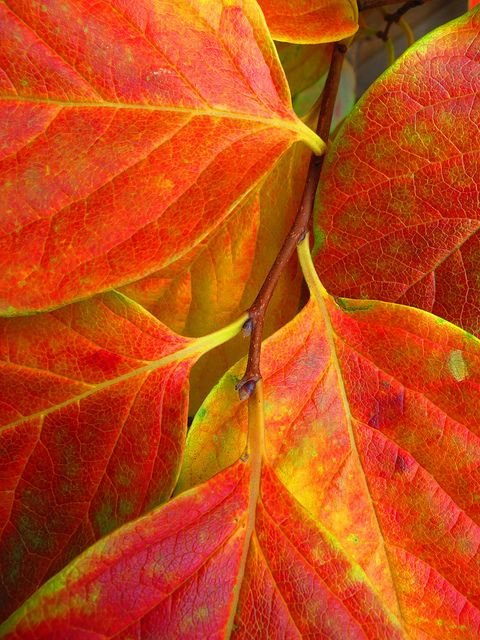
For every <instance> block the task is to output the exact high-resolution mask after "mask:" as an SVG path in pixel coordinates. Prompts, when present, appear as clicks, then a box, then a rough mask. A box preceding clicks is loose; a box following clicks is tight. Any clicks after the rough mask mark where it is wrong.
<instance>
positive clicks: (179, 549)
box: [2, 389, 401, 639]
mask: <svg viewBox="0 0 480 640" xmlns="http://www.w3.org/2000/svg"><path fill="white" fill-rule="evenodd" d="M259 391H260V393H259V395H258V397H257V399H255V400H254V401H253V403H255V404H256V406H255V407H252V411H251V414H250V430H249V457H248V460H247V459H246V456H245V457H244V459H243V460H240V461H237V462H236V463H234V464H233V465H232V466H231V467H229V468H227V469H226V470H224V471H222V472H220V473H219V474H218V475H217V476H215V477H214V478H212V479H211V480H210V481H208V482H207V483H205V484H204V485H201V486H200V487H198V488H196V489H194V490H192V491H189V492H187V493H185V494H183V495H182V496H180V497H179V498H177V499H176V500H174V501H173V502H170V503H169V504H168V505H166V506H165V507H162V508H161V509H158V510H155V511H153V512H152V513H150V514H149V515H148V516H146V517H144V518H142V519H140V520H137V521H136V522H134V523H129V524H128V525H126V526H124V527H122V528H121V529H120V530H118V531H116V532H115V533H114V534H112V535H110V536H108V537H107V538H105V539H104V540H102V541H100V542H99V543H97V545H95V546H94V547H92V548H91V549H89V550H88V551H87V552H86V553H84V554H83V555H82V556H81V557H80V558H79V559H78V560H77V561H75V562H74V563H72V564H71V565H70V566H69V567H67V568H66V569H65V570H64V571H63V572H62V573H60V574H59V575H57V576H56V577H55V578H53V579H52V580H51V581H50V582H49V583H48V584H47V585H45V586H44V587H43V588H42V589H41V590H40V591H38V592H37V593H36V594H35V596H33V598H32V599H31V600H30V601H29V602H27V603H26V605H25V606H24V607H22V609H20V610H19V611H18V612H17V614H15V615H14V616H13V617H12V618H11V619H10V620H9V621H8V622H7V623H6V624H5V625H4V628H3V634H2V637H5V638H11V639H13V638H20V637H21V638H25V639H27V638H29V637H31V638H35V637H39V636H42V635H44V634H49V635H50V634H55V635H61V634H63V635H65V634H71V633H74V632H77V633H84V634H85V633H89V634H92V635H93V634H95V635H97V634H101V635H102V637H105V638H112V637H116V638H120V637H121V638H127V637H128V638H129V637H132V636H135V637H138V636H139V635H141V636H142V637H146V636H150V637H162V638H179V637H182V638H205V637H215V638H220V637H232V638H242V637H254V638H259V639H260V638H272V637H296V638H299V637H306V636H308V635H312V636H313V637H329V638H339V639H340V638H345V637H348V638H352V639H353V638H364V637H365V636H366V635H367V637H380V634H381V633H383V634H384V635H383V637H385V638H386V637H388V638H400V637H401V635H400V632H399V629H398V626H397V624H396V622H395V621H394V620H391V619H389V618H388V617H386V615H385V613H384V611H383V610H382V607H381V604H380V602H379V599H378V595H377V594H376V593H375V591H374V588H373V587H372V585H371V584H369V583H368V580H367V579H366V576H365V575H364V574H363V572H362V571H361V569H360V568H359V567H358V566H357V565H354V564H352V563H351V562H350V561H349V559H348V558H347V557H346V556H345V555H344V554H343V553H342V551H341V549H340V548H339V547H338V544H337V542H336V540H334V539H333V538H332V536H331V535H330V534H329V533H328V532H327V531H326V530H324V529H323V528H321V527H317V526H316V525H315V523H314V522H313V521H312V519H311V518H310V517H309V516H308V514H307V513H306V512H305V510H303V509H302V508H301V507H300V505H298V503H296V502H295V500H294V499H293V498H292V496H290V495H289V493H288V491H287V490H286V489H285V487H284V486H283V485H282V483H281V482H279V480H278V479H277V478H276V476H275V473H274V472H273V471H272V469H271V468H270V467H269V465H268V464H264V465H263V468H262V449H263V445H262V442H263V415H262V414H263V406H262V396H261V389H259ZM253 403H252V404H253ZM257 503H258V504H257ZM140 584H141V585H142V586H141V589H140V590H138V585H140ZM134 594H135V595H134ZM126 603H128V606H125V604H126ZM100 612H101V615H99V614H100Z"/></svg>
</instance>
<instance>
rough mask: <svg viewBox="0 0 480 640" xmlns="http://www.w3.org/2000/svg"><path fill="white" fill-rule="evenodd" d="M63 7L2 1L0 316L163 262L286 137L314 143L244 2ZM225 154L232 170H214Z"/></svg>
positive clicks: (263, 168)
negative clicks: (172, 6)
mask: <svg viewBox="0 0 480 640" xmlns="http://www.w3.org/2000/svg"><path fill="white" fill-rule="evenodd" d="M63 6H64V9H61V8H59V7H58V6H57V5H56V4H55V3H53V2H52V3H49V2H46V3H44V4H43V5H42V7H43V8H36V7H35V8H33V7H25V6H23V5H21V3H18V2H16V1H15V0H11V2H9V3H8V5H7V3H3V5H2V9H1V17H2V21H3V25H2V31H4V32H6V34H7V37H8V35H9V34H10V38H9V40H8V42H7V43H6V46H8V57H6V56H4V61H5V70H6V72H7V73H8V74H9V78H10V80H8V82H7V81H6V82H5V83H4V86H3V87H2V88H1V89H2V91H1V94H2V100H1V101H0V107H1V109H2V112H4V113H5V122H6V123H7V130H6V135H5V138H4V144H5V151H4V153H5V157H4V158H3V161H2V168H1V171H2V177H3V187H2V189H3V193H2V199H3V200H4V201H5V203H6V211H7V220H6V223H5V226H4V237H3V240H2V245H1V246H2V255H3V256H4V262H3V264H2V275H3V278H2V281H3V285H2V290H1V292H0V298H1V299H2V301H3V302H2V313H3V314H4V315H13V314H15V313H26V312H29V311H30V312H31V311H32V310H38V309H51V308H55V307H58V306H60V305H61V304H65V303H66V302H71V301H73V300H78V299H81V298H85V297H87V296H89V295H92V294H94V293H98V292H99V291H103V290H106V289H109V288H112V287H113V286H117V285H119V284H125V283H127V282H129V281H131V280H135V279H138V278H139V277H141V276H143V275H146V274H147V273H150V272H152V271H155V270H157V269H158V268H160V267H162V266H166V265H167V264H169V263H170V262H172V261H173V260H174V259H176V258H179V257H180V256H182V255H183V254H185V253H186V252H187V251H188V250H189V249H190V248H191V247H192V246H193V245H194V244H195V243H196V242H199V241H200V240H202V238H204V237H205V236H207V235H208V234H209V233H210V232H211V231H213V230H214V229H215V228H216V227H217V226H218V225H219V224H220V223H221V222H222V221H223V220H225V219H227V218H228V216H229V215H230V213H231V210H232V208H233V207H234V206H235V204H236V202H237V201H239V200H240V199H242V198H244V197H245V196H246V195H248V193H249V191H250V190H251V188H252V186H254V185H255V184H256V183H257V182H258V181H259V180H261V178H262V176H263V175H264V174H265V173H267V172H268V171H269V170H270V168H271V167H272V166H273V164H274V163H275V161H276V159H277V158H278V157H279V155H281V153H282V152H283V151H284V150H286V149H287V148H288V147H289V146H290V145H291V144H292V143H293V142H294V141H296V140H299V139H302V140H307V141H309V143H310V144H311V145H313V147H314V148H315V149H316V150H317V151H320V148H321V146H322V145H321V144H320V142H319V140H318V138H317V137H316V136H315V134H313V132H311V131H310V130H309V129H308V128H307V127H305V126H304V125H303V124H302V123H301V122H300V121H298V120H297V119H296V118H295V116H294V114H293V112H292V111H291V109H290V106H289V96H288V89H287V87H286V84H285V80H284V78H283V77H282V74H281V71H280V69H279V66H278V64H277V62H276V56H275V54H274V47H273V43H272V42H271V41H270V40H269V38H268V34H267V33H266V31H265V29H264V28H263V27H262V21H261V16H260V14H259V12H258V10H257V9H256V8H255V5H254V3H253V2H251V0H245V1H244V2H243V1H242V2H239V3H235V4H234V5H228V6H224V5H223V2H221V1H220V0H210V2H209V5H208V8H209V12H207V13H205V11H206V9H207V7H206V5H205V4H204V3H200V4H199V3H197V2H196V1H195V0H192V1H191V2H188V3H183V5H182V7H177V8H176V9H175V11H174V12H169V11H168V10H167V6H166V5H165V4H162V3H160V4H159V5H156V4H153V3H151V2H149V1H147V0H145V2H144V3H143V4H141V5H138V6H137V11H136V12H132V9H131V7H129V5H128V3H124V2H122V1H121V0H112V1H111V2H109V3H106V4H102V5H96V6H95V8H94V9H92V7H91V6H90V5H88V6H87V3H75V4H71V5H69V4H64V5H63ZM185 30H188V43H189V46H188V47H187V46H185V44H186V41H181V42H179V35H178V34H180V33H184V32H185ZM175 33H176V34H177V36H176V37H174V34H175ZM113 37H115V42H116V46H115V47H113V46H112V44H111V43H112V42H113V40H112V38H113ZM72 43H74V44H75V45H76V46H77V47H78V51H80V54H79V55H78V56H77V55H76V54H75V47H74V46H73V45H72ZM182 43H183V44H182ZM182 47H183V49H182ZM26 51H35V52H36V56H37V57H36V58H35V61H34V62H32V61H31V60H30V59H29V58H28V56H27V54H26ZM200 51H201V52H202V54H201V55H198V53H199V52H200ZM179 52H181V54H182V56H179ZM205 52H207V53H205ZM172 59H173V60H176V63H175V64H174V63H172V61H171V60H172ZM220 61H221V62H222V64H219V63H220ZM35 65H36V66H35ZM212 66H213V67H215V69H216V73H215V74H213V75H212V74H211V73H210V72H209V70H210V71H211V67H212ZM252 69H254V70H255V71H254V72H252ZM239 88H242V90H241V91H239ZM24 128H25V131H26V132H27V133H25V132H24V133H22V130H23V129H24ZM112 152H113V153H112ZM232 163H234V164H237V165H238V167H239V171H238V173H236V174H235V175H236V177H233V176H232V175H231V174H230V173H229V172H224V171H222V167H224V166H225V165H227V166H230V165H231V164H232ZM218 175H222V181H221V185H218ZM214 176H217V179H216V180H215V179H214ZM216 183H217V185H218V186H217V188H216V189H215V188H213V186H212V185H215V184H216ZM220 187H221V188H220ZM205 193H207V194H208V198H206V197H205V196H204V194H205ZM189 211H194V212H197V215H195V217H194V224H193V228H194V229H195V233H192V220H191V218H190V217H189V216H188V215H186V212H189ZM132 212H133V213H134V214H135V215H132ZM145 246H147V247H148V249H146V248H145Z"/></svg>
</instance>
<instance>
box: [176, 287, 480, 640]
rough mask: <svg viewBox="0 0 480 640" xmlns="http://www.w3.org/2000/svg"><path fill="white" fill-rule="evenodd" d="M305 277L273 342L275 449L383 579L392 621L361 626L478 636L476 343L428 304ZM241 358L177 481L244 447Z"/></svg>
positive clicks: (267, 358) (270, 430)
mask: <svg viewBox="0 0 480 640" xmlns="http://www.w3.org/2000/svg"><path fill="white" fill-rule="evenodd" d="M309 280H310V285H311V288H312V299H311V301H310V303H309V304H308V305H307V307H306V308H305V309H304V310H303V311H302V312H301V313H300V314H299V315H298V316H297V317H296V318H295V320H294V321H293V322H291V323H290V324H289V325H288V326H287V327H286V328H284V329H283V330H281V331H280V332H278V333H277V334H275V336H273V337H272V338H271V339H270V340H269V341H267V343H266V345H265V347H264V349H263V363H262V367H263V369H262V370H263V376H264V382H265V421H266V458H267V459H268V461H269V464H270V465H271V466H272V468H273V470H274V472H275V473H276V474H277V476H278V478H279V479H280V480H281V482H282V483H283V485H284V486H285V487H286V488H287V489H288V491H289V492H290V494H291V495H292V496H294V497H295V499H296V500H297V501H298V502H299V503H300V504H301V505H302V506H303V508H304V509H306V511H307V512H308V513H309V515H310V516H311V517H312V518H313V519H314V521H315V522H316V523H317V524H318V525H319V526H320V528H321V529H322V530H326V531H328V532H329V535H331V536H333V537H334V539H335V541H336V542H335V544H336V545H337V546H338V549H339V552H340V551H341V553H344V554H345V555H346V556H347V557H348V558H349V559H350V561H351V562H355V563H358V567H361V569H362V571H363V572H364V573H365V575H364V576H363V577H361V578H360V577H358V580H359V582H360V583H361V584H371V585H374V590H375V593H376V595H377V597H378V600H377V601H376V603H375V605H374V610H376V611H377V613H378V612H379V611H380V610H381V611H383V613H384V615H386V616H387V617H388V618H389V619H390V620H392V621H396V622H395V624H394V625H393V627H392V631H391V632H390V631H384V632H383V634H382V633H381V634H380V635H379V636H376V635H375V634H372V635H368V633H367V634H366V635H365V636H363V637H367V638H373V637H379V638H390V637H402V638H428V637H433V638H438V639H439V640H444V639H445V638H449V639H450V638H455V639H458V640H463V639H467V638H468V639H471V640H473V639H475V638H477V637H478V629H479V624H480V612H479V607H480V592H479V591H478V584H479V573H480V556H479V555H478V546H479V543H480V528H479V524H480V507H479V505H480V498H479V497H480V475H479V473H478V469H479V468H480V430H479V427H478V414H479V411H480V393H479V391H480V344H479V342H478V340H477V339H476V338H473V337H472V336H470V335H469V334H467V333H465V332H464V331H462V330H460V329H458V328H456V327H454V326H453V325H450V324H449V323H447V322H445V321H442V320H440V319H438V318H435V317H434V316H431V315H430V314H428V313H425V312H423V311H420V310H416V309H408V308H406V307H402V306H397V305H393V304H386V303H380V302H372V301H352V300H340V301H339V303H338V304H336V303H335V301H334V300H333V299H332V298H330V297H329V296H328V295H327V294H326V293H325V291H324V289H323V288H322V287H321V286H320V285H319V283H318V281H316V279H315V278H314V277H313V276H312V275H310V276H309ZM243 369H244V363H241V364H240V365H239V366H238V367H236V368H235V369H233V370H232V371H231V372H230V373H229V374H227V376H226V377H225V379H224V381H223V382H222V383H221V385H220V386H219V387H218V388H217V389H216V391H215V392H214V393H212V395H211V396H210V397H209V398H208V399H207V401H206V402H205V404H204V406H203V407H202V408H201V409H200V411H199V413H198V416H197V417H196V419H195V421H194V424H193V426H192V429H191V431H190V433H189V438H188V441H187V443H188V444H187V452H186V461H185V464H184V467H183V470H182V474H181V477H180V486H179V489H178V490H182V489H184V488H187V487H189V486H192V485H196V484H197V483H199V482H203V481H204V480H205V478H208V477H211V476H212V474H215V473H217V472H218V470H219V469H222V468H224V467H226V466H228V465H230V464H232V462H233V461H234V460H236V459H237V458H238V456H239V455H241V454H242V451H243V450H244V447H245V434H246V429H247V419H246V407H245V405H244V404H240V403H238V401H237V402H235V396H234V390H233V383H234V381H235V380H236V379H237V376H240V375H241V374H242V372H243ZM292 519H293V516H291V514H289V513H286V514H285V516H284V520H285V521H286V522H288V523H291V520H292ZM260 544H261V546H262V547H263V546H267V545H268V544H272V545H274V543H273V542H270V543H267V542H266V541H262V542H261V543H260ZM275 544H276V543H275ZM274 546H275V545H274ZM281 555H282V553H280V551H278V550H277V557H278V556H281ZM350 571H351V572H352V573H351V574H350V575H352V574H355V571H356V570H354V569H350ZM343 575H344V574H343V573H341V576H343ZM358 575H360V574H358ZM338 579H339V580H340V577H339V576H338ZM285 583H288V580H287V579H286V578H284V579H282V580H281V581H280V583H277V584H279V586H278V589H279V591H280V592H282V588H283V586H284V584H285ZM274 591H275V588H274ZM263 592H265V593H267V592H268V590H267V589H266V588H265V589H263V590H262V589H260V590H259V591H258V592H257V598H252V601H251V607H252V610H253V612H252V617H254V616H255V615H256V614H255V613H254V612H255V611H257V609H255V607H258V609H259V610H261V611H263V608H262V607H263V605H262V603H263V600H262V598H261V597H260V596H259V595H258V594H260V593H263ZM333 594H334V596H333V600H334V602H336V603H337V602H338V600H339V599H340V600H341V597H339V594H338V592H337V591H336V590H335V588H333ZM255 602H257V604H255ZM376 607H379V609H376ZM291 611H292V610H291ZM269 612H270V613H269V615H270V619H271V624H272V625H274V624H275V622H274V620H275V618H276V613H275V612H273V611H272V610H271V609H269ZM294 613H295V609H293V613H292V616H294ZM353 617H355V616H353ZM397 623H398V626H397ZM344 624H345V623H344ZM392 624H393V622H392ZM291 633H292V636H291V637H297V636H295V635H294V631H293V630H291ZM339 634H340V631H339ZM396 634H399V635H398V636H397V635H396ZM287 637H288V636H287ZM326 637H337V636H335V635H334V634H332V635H331V636H329V635H327V636H326ZM339 637H342V636H341V634H340V635H339ZM343 637H349V636H348V635H345V632H344V636H343ZM352 637H357V636H355V635H352Z"/></svg>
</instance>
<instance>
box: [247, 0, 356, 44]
mask: <svg viewBox="0 0 480 640" xmlns="http://www.w3.org/2000/svg"><path fill="white" fill-rule="evenodd" d="M259 4H260V6H261V7H262V10H263V13H264V14H265V19H266V21H267V24H268V28H269V29H270V32H271V34H272V36H273V37H274V38H275V39H276V40H281V41H284V42H302V43H315V42H337V41H338V40H343V39H344V38H347V37H348V36H351V35H353V34H354V33H355V32H356V30H357V29H358V24H357V16H358V10H357V6H356V1H355V0H259Z"/></svg>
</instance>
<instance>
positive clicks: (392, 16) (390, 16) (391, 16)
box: [377, 0, 424, 42]
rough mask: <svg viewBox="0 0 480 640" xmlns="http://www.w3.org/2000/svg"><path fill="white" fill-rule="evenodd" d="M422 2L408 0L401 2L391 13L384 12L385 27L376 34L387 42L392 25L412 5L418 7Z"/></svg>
mask: <svg viewBox="0 0 480 640" xmlns="http://www.w3.org/2000/svg"><path fill="white" fill-rule="evenodd" d="M423 3H424V0H408V2H405V4H402V6H401V7H400V8H398V9H397V10H396V11H394V12H393V13H387V14H385V29H384V30H383V31H377V36H378V37H379V38H380V39H381V40H383V41H384V42H387V40H388V34H389V33H390V29H391V28H392V25H393V24H395V23H398V22H400V20H401V19H402V18H403V16H404V15H405V14H406V13H407V11H410V9H413V8H414V7H419V6H420V5H422V4H423Z"/></svg>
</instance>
